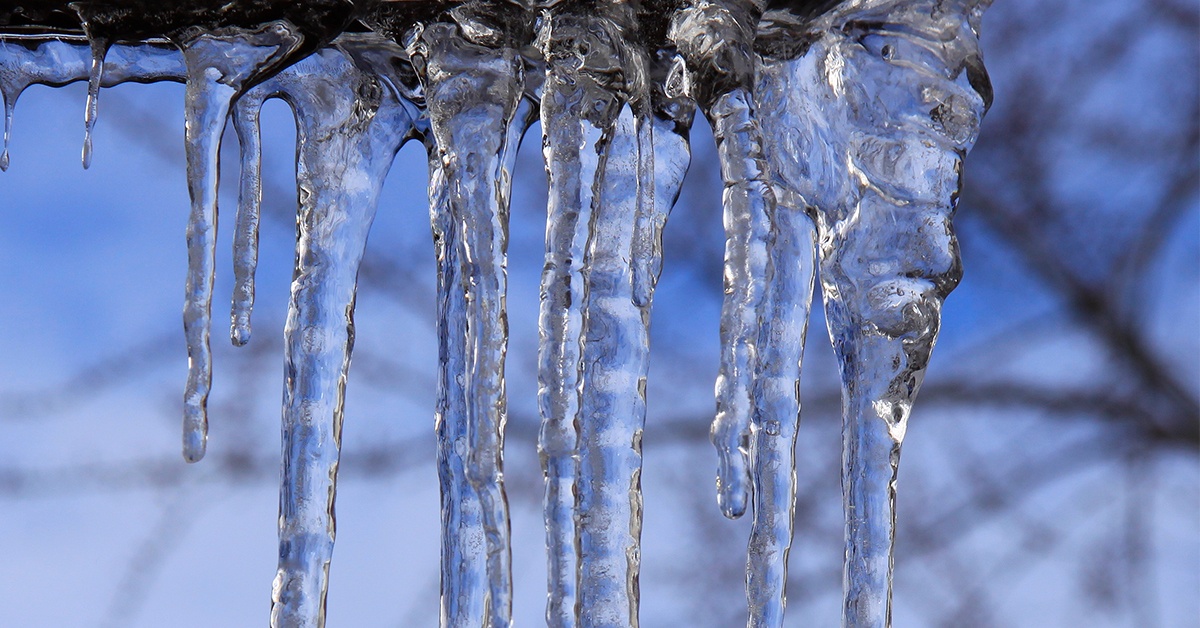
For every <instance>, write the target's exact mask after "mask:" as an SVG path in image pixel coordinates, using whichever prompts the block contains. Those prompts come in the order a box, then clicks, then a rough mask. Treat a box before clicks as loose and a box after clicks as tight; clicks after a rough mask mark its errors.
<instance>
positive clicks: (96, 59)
mask: <svg viewBox="0 0 1200 628" xmlns="http://www.w3.org/2000/svg"><path fill="white" fill-rule="evenodd" d="M89 43H90V46H91V49H92V64H91V69H90V70H89V74H88V93H87V108H86V109H85V110H84V115H83V125H84V132H83V168H84V170H86V169H88V168H91V167H92V132H93V130H94V129H95V128H96V116H97V115H99V106H100V84H101V83H102V82H103V81H104V57H105V55H107V54H108V40H107V39H105V38H103V37H95V36H93V37H91V38H90V40H89Z"/></svg>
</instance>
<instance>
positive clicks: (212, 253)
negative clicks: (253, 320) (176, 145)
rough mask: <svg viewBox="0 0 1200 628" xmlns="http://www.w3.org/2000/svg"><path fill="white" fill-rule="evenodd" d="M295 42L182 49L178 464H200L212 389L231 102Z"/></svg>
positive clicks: (205, 38) (210, 37) (277, 29)
mask: <svg viewBox="0 0 1200 628" xmlns="http://www.w3.org/2000/svg"><path fill="white" fill-rule="evenodd" d="M301 41H302V37H301V35H300V34H299V33H297V32H295V31H294V30H293V27H291V26H290V25H289V24H288V23H287V22H282V21H279V22H272V23H269V24H266V25H264V26H262V27H260V28H258V29H254V30H250V29H242V28H236V27H228V28H221V29H217V30H214V31H210V32H203V33H200V34H198V35H195V36H193V37H191V38H189V39H187V40H186V41H184V42H182V43H181V48H182V49H183V57H184V61H185V63H186V66H187V89H186V95H185V103H184V110H185V113H186V116H187V125H186V131H185V136H186V142H187V162H188V165H187V170H188V192H189V193H190V194H191V198H192V211H191V215H190V216H189V217H188V228H187V243H188V275H187V287H186V300H185V302H184V308H183V327H184V333H185V335H186V336H187V346H188V380H187V390H186V391H185V393H184V418H183V457H184V459H185V460H187V461H188V462H196V461H198V460H200V459H201V458H203V457H204V450H205V445H206V441H207V439H208V415H207V410H206V407H207V404H208V392H209V388H210V386H211V384H212V350H211V349H210V347H209V342H208V339H209V328H210V316H211V310H212V285H213V276H214V270H215V262H216V241H217V177H218V172H219V170H220V163H219V161H220V148H221V135H222V133H223V132H224V130H225V120H226V117H227V116H228V114H229V108H230V105H231V104H232V102H233V99H234V98H236V97H237V96H238V94H239V93H240V92H241V90H242V88H243V86H245V85H250V84H252V82H253V81H254V80H256V79H257V78H258V77H260V76H262V75H264V74H266V73H267V72H269V71H272V70H273V69H275V66H276V65H277V64H279V63H280V62H282V60H284V59H286V58H287V57H288V56H289V55H290V54H291V53H292V52H293V51H294V50H296V49H297V48H298V47H299V45H300V43H301Z"/></svg>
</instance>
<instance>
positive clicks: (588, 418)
mask: <svg viewBox="0 0 1200 628" xmlns="http://www.w3.org/2000/svg"><path fill="white" fill-rule="evenodd" d="M637 126H638V121H637V120H636V119H635V116H634V114H633V111H632V109H631V107H630V106H628V105H626V106H625V107H624V108H623V109H622V111H621V115H620V116H619V117H618V119H617V123H616V125H615V126H614V128H613V130H612V140H611V142H610V143H609V145H608V147H607V148H608V151H607V153H608V154H607V158H606V159H605V163H604V167H603V172H602V180H601V181H602V182H601V185H600V186H599V190H600V194H601V199H600V202H599V203H598V204H597V205H596V207H595V208H594V209H593V217H592V225H591V233H590V235H589V238H588V240H589V242H588V250H587V257H586V258H585V260H584V266H585V268H586V271H585V285H584V290H585V294H586V305H587V308H586V310H585V311H584V315H583V347H582V350H581V354H582V355H581V358H582V365H583V369H582V373H581V378H582V382H581V386H580V390H581V392H582V395H581V400H580V412H579V414H580V420H579V466H580V476H579V480H578V484H579V486H578V498H577V503H578V510H579V518H580V520H579V530H578V532H577V534H578V539H579V540H578V544H579V580H578V585H577V586H578V602H577V604H578V609H577V613H578V620H579V625H580V626H587V627H591V626H629V627H634V626H637V625H638V604H639V587H638V573H639V571H640V563H641V531H642V486H641V471H642V431H643V428H644V425H645V418H646V372H647V369H648V367H649V352H650V344H649V343H650V339H649V334H648V331H649V330H648V323H649V312H648V311H647V309H646V308H644V307H639V306H638V305H637V304H636V303H635V301H634V295H633V284H632V276H631V273H632V269H631V268H630V266H629V262H628V261H627V260H628V258H629V255H630V251H631V250H632V248H633V246H634V242H633V239H634V231H635V228H636V224H637V211H636V209H637V203H638V198H637V197H638V195H639V194H642V193H647V191H645V190H642V189H639V185H638V176H639V174H640V173H639V167H638V161H639V160H640V159H641V158H642V157H643V156H642V155H640V154H639V152H638V141H637Z"/></svg>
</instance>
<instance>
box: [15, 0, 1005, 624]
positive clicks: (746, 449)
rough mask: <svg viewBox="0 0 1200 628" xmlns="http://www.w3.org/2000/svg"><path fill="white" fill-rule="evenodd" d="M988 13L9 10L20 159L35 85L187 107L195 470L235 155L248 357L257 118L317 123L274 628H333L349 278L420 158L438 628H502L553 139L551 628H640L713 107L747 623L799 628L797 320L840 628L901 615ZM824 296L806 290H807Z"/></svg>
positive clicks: (286, 432) (731, 466)
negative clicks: (514, 270)
mask: <svg viewBox="0 0 1200 628" xmlns="http://www.w3.org/2000/svg"><path fill="white" fill-rule="evenodd" d="M987 4H988V0H844V1H837V0H808V1H805V0H792V1H791V2H782V1H781V2H774V1H771V2H767V1H765V0H592V1H587V2H585V1H571V0H558V1H547V2H537V3H522V2H517V1H516V0H470V1H466V2H434V1H432V0H431V1H421V0H406V1H379V0H363V1H355V2H351V1H349V0H318V1H309V2H305V3H303V5H301V6H292V5H290V4H286V3H279V2H273V1H267V0H237V1H234V2H215V1H214V2H208V1H204V0H181V1H180V2H175V3H167V8H163V7H161V6H157V5H156V6H155V7H153V10H150V9H151V7H150V5H147V4H146V2H145V1H143V0H107V1H99V0H97V1H86V2H77V3H72V4H70V5H66V4H65V3H59V2H55V1H52V0H36V1H35V0H16V1H15V3H14V0H7V2H5V3H4V4H0V95H2V96H3V98H4V107H5V126H4V129H5V131H4V133H5V150H4V153H3V157H0V168H6V167H7V165H8V160H9V155H8V139H9V136H10V131H11V126H12V118H13V112H14V108H15V105H16V102H17V98H18V97H19V95H20V93H21V91H22V90H23V89H24V88H25V87H27V86H29V85H31V84H46V85H54V86H58V85H64V84H66V83H70V82H73V81H83V80H86V81H88V82H89V90H88V100H87V106H86V115H85V149H84V165H85V167H86V165H87V163H88V161H89V159H90V156H91V153H92V150H91V139H90V137H91V129H92V128H93V126H94V124H95V123H96V120H97V114H98V112H99V111H101V109H100V108H99V107H98V102H99V91H100V88H101V87H104V86H110V85H113V84H116V83H120V82H123V81H140V82H149V81H159V80H171V81H181V82H184V83H186V107H185V109H186V114H187V117H186V131H185V141H186V146H187V156H188V173H187V174H188V177H187V179H188V185H189V190H190V192H191V197H192V209H191V215H190V219H189V223H188V224H189V227H188V233H187V245H188V260H189V272H188V276H187V282H186V285H187V288H186V300H185V309H184V327H185V331H186V335H187V340H188V353H189V365H190V367H189V376H188V382H187V393H186V396H185V404H184V405H185V419H184V428H185V433H184V456H185V457H186V458H187V459H188V460H189V461H196V460H199V459H200V458H201V457H202V456H203V454H204V448H205V442H206V437H207V434H206V432H207V417H206V408H205V406H206V398H207V394H208V389H209V386H210V381H211V354H210V352H209V348H208V342H209V327H210V318H211V316H210V315H211V301H212V285H213V274H214V269H215V267H216V260H215V247H214V242H215V237H214V236H215V231H216V224H217V214H218V211H217V204H216V198H217V196H216V190H217V171H218V164H217V159H218V154H219V144H220V141H221V136H222V132H223V130H224V128H225V126H226V124H227V120H228V119H230V118H232V120H233V125H234V129H235V130H236V133H237V137H238V139H239V142H240V144H241V170H242V174H241V185H240V189H239V202H238V208H237V219H236V229H235V244H234V275H235V288H234V297H233V308H232V314H231V319H232V325H231V338H232V340H233V342H234V343H235V344H237V345H242V344H245V343H246V342H248V341H249V339H250V315H251V310H252V308H253V301H254V271H255V265H256V262H257V239H258V235H257V233H258V231H257V229H258V211H259V205H260V202H261V181H260V179H259V164H260V159H261V157H260V146H259V135H258V111H259V109H260V108H261V106H262V104H263V102H264V101H265V100H267V99H271V98H280V99H282V100H284V101H286V102H287V103H288V104H289V105H290V106H291V107H292V109H293V110H294V112H295V115H296V121H297V126H298V143H299V148H298V151H297V186H298V196H299V206H298V208H297V225H298V241H297V245H296V268H295V274H294V281H293V284H292V298H291V304H290V308H289V314H288V319H287V324H286V327H285V330H284V333H285V337H286V356H285V358H286V366H287V369H286V382H285V396H284V409H283V485H282V488H281V496H280V517H279V536H280V551H279V556H280V558H279V571H278V574H277V576H276V580H275V585H274V589H273V593H272V611H271V622H272V625H276V626H320V625H323V623H324V614H325V601H324V597H325V590H326V586H327V576H328V569H329V564H330V560H331V558H332V551H333V542H334V531H335V522H334V516H333V502H334V495H335V489H336V478H337V467H338V453H339V444H340V441H341V424H342V403H343V395H344V390H345V383H346V377H347V372H348V368H349V363H350V352H351V347H352V345H353V341H354V325H353V310H354V298H355V280H356V275H357V272H358V265H359V262H360V260H361V258H362V254H363V251H364V248H365V244H366V237H367V233H368V231H369V229H370V226H371V222H372V218H373V216H374V213H375V210H376V205H377V202H378V196H379V192H380V189H381V187H382V184H383V180H384V178H385V176H386V174H387V171H388V169H389V167H390V165H391V162H392V159H393V157H394V156H395V154H396V152H397V151H398V150H399V148H400V146H401V145H402V144H403V143H404V142H405V141H407V140H409V139H418V140H421V141H422V142H423V143H424V145H425V147H426V149H427V151H428V155H429V169H430V187H429V190H430V217H431V224H432V229H433V236H434V245H435V251H436V255H437V261H438V265H437V268H438V308H437V317H438V319H437V329H438V336H439V341H438V346H439V387H438V399H437V407H436V411H435V417H436V432H437V438H438V442H439V448H438V458H437V465H438V475H439V479H440V481H441V485H442V505H441V510H442V512H441V514H442V526H443V530H442V540H443V548H442V596H441V617H442V625H444V626H454V627H466V626H489V627H500V626H507V625H509V624H510V623H511V608H512V588H511V587H512V577H511V566H510V562H511V556H510V548H509V519H508V506H507V500H506V498H505V490H504V482H503V438H504V424H505V418H506V397H505V387H504V359H505V352H506V346H507V335H508V330H507V319H506V313H505V294H506V274H505V269H506V248H507V233H508V213H509V207H508V203H509V193H510V189H511V185H512V179H511V172H512V166H513V162H514V159H515V155H516V152H517V148H518V146H519V144H520V142H521V139H522V137H523V136H524V134H525V132H526V130H527V129H528V128H529V127H530V126H531V125H532V123H533V122H534V121H536V120H538V119H539V117H540V121H541V127H542V133H543V138H542V140H543V147H544V156H545V162H546V171H547V175H548V179H549V186H550V192H549V207H548V210H547V213H548V217H547V229H546V265H545V270H544V273H543V277H542V290H541V296H542V301H541V314H540V335H541V345H540V350H539V374H538V381H539V392H538V397H539V399H538V401H539V408H540V410H541V414H542V419H543V424H542V429H541V432H540V434H539V439H538V449H539V452H540V454H541V459H542V465H543V469H544V471H545V477H546V485H545V491H546V492H545V522H546V531H547V547H548V560H549V583H548V604H547V609H546V619H547V623H548V624H549V625H551V626H556V627H558V626H576V625H578V626H635V625H637V623H638V619H637V616H638V573H639V563H640V559H641V556H640V545H639V544H640V534H641V466H642V465H641V455H642V454H641V438H642V432H643V429H644V426H645V412H646V402H647V401H646V396H645V390H646V374H647V367H648V364H649V357H650V353H649V321H650V309H651V302H652V295H653V292H654V287H655V283H656V281H657V278H658V274H659V271H660V269H661V268H662V246H661V236H662V229H663V228H664V225H665V223H666V220H667V215H668V214H669V212H670V210H671V206H672V205H673V204H674V201H675V199H676V198H677V197H678V195H679V190H680V186H681V184H682V180H683V177H684V174H685V172H686V170H687V168H688V164H689V161H690V149H689V139H688V129H689V127H690V126H691V123H692V120H693V117H694V112H695V111H696V110H699V112H700V113H701V114H702V115H703V116H705V117H706V118H707V120H708V121H709V123H710V124H711V126H712V128H713V131H714V137H715V138H716V141H717V144H718V155H719V157H720V164H721V177H722V180H723V182H724V193H723V198H722V203H723V205H724V208H725V213H724V223H725V231H726V236H727V245H726V256H725V258H726V259H725V297H726V301H725V305H724V307H723V309H722V317H721V342H722V346H723V350H722V356H721V364H720V372H719V377H718V380H717V390H716V394H717V414H716V419H715V421H714V423H713V426H712V438H713V442H714V444H715V445H716V447H717V452H718V460H719V464H718V476H717V493H718V502H719V504H720V507H721V509H722V511H723V512H724V513H725V514H726V515H727V516H729V517H738V516H741V515H742V514H743V513H744V512H745V511H746V510H747V509H749V510H750V511H751V512H752V514H753V518H754V522H753V526H752V531H751V536H750V541H749V551H748V561H747V579H746V587H747V596H748V606H749V614H748V616H749V620H748V625H750V626H764V627H765V626H780V625H782V622H783V612H784V602H785V597H784V585H785V582H786V580H787V554H788V549H789V547H790V545H791V538H792V520H793V509H794V500H795V495H796V491H797V478H796V475H795V471H794V468H795V466H794V445H795V439H796V433H797V428H798V424H799V416H800V398H799V380H800V363H801V354H802V351H803V346H804V340H805V333H806V324H807V320H808V314H809V309H810V305H811V304H810V303H809V295H811V293H812V287H813V284H814V281H815V278H816V277H817V276H818V275H819V277H820V285H821V287H822V292H823V295H824V299H825V306H826V312H827V319H828V321H829V331H830V336H831V338H832V340H833V343H834V347H835V350H836V352H837V354H838V356H839V359H840V363H841V371H842V379H843V383H844V395H843V397H844V405H845V415H844V443H845V448H844V456H843V461H844V462H843V488H844V491H843V492H844V501H845V504H844V506H845V510H846V542H847V543H846V561H845V575H844V583H845V592H846V598H845V608H844V615H843V617H844V619H843V623H844V625H846V626H886V625H888V624H889V623H890V613H891V611H890V605H891V599H890V598H891V568H892V539H893V534H894V531H893V527H894V520H895V507H894V500H895V483H896V471H897V465H898V462H899V455H900V446H901V442H902V440H903V436H904V432H905V425H906V421H907V419H908V416H909V413H910V411H911V407H912V403H913V399H914V396H915V395H916V392H917V389H918V388H919V386H920V382H921V379H922V377H923V373H924V370H925V367H926V364H927V362H928V359H929V355H930V352H931V350H932V348H933V344H934V341H935V339H936V336H937V329H938V321H939V315H940V308H941V303H942V300H943V299H944V298H945V297H946V295H947V294H948V293H949V292H950V290H952V289H953V287H954V286H955V284H956V283H957V281H958V278H959V275H960V269H959V262H958V254H957V253H958V251H957V244H956V242H955V238H954V233H953V230H952V228H951V223H950V219H951V216H952V214H953V211H954V208H955V205H956V203H957V196H958V191H959V185H960V181H961V179H960V177H961V168H962V159H963V157H964V155H965V154H966V152H967V150H969V148H970V147H971V145H972V143H973V142H974V140H975V138H976V136H977V134H978V130H979V122H980V119H981V117H982V115H983V113H984V111H985V110H986V108H987V106H988V104H989V101H990V97H991V94H990V91H991V90H990V86H989V85H988V81H987V75H986V72H985V71H984V69H983V65H982V60H981V55H980V51H979V49H978V32H979V19H980V16H981V14H982V12H983V10H984V9H985V8H986V5H987ZM818 270H819V272H818Z"/></svg>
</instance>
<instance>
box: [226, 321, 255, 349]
mask: <svg viewBox="0 0 1200 628" xmlns="http://www.w3.org/2000/svg"><path fill="white" fill-rule="evenodd" d="M229 339H230V340H231V341H233V346H235V347H244V346H246V344H247V343H249V342H250V326H249V325H241V324H236V323H235V324H234V325H233V326H232V327H230V328H229Z"/></svg>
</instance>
